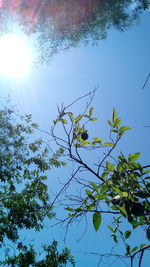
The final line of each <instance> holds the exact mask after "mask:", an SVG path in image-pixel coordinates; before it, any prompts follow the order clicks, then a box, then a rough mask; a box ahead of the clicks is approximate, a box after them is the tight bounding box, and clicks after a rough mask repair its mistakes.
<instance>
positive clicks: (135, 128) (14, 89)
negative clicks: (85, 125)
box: [0, 13, 150, 267]
mask: <svg viewBox="0 0 150 267" xmlns="http://www.w3.org/2000/svg"><path fill="white" fill-rule="evenodd" d="M149 72H150V13H149V14H145V15H143V16H142V19H141V23H140V24H139V25H137V26H134V27H132V28H131V29H130V30H128V31H126V32H124V33H119V32H116V31H111V32H109V33H108V38H107V39H106V40H105V41H101V42H99V43H98V46H96V47H91V46H87V47H84V46H79V47H78V48H74V49H71V50H70V51H67V52H65V53H63V54H60V55H57V56H56V57H55V58H54V59H53V60H52V61H51V63H50V65H48V66H46V65H43V66H38V67H37V68H36V67H35V66H33V68H32V70H31V72H30V74H29V75H28V76H26V77H25V78H24V79H22V80H20V81H18V80H13V79H8V78H7V79H6V78H4V77H0V96H1V97H7V95H10V97H11V98H12V101H13V103H15V104H16V105H17V106H18V109H19V111H20V113H21V114H24V113H27V114H32V115H33V119H34V121H36V122H37V123H39V125H40V127H41V128H42V129H45V130H48V129H50V126H51V123H52V120H53V119H55V117H56V113H57V108H56V104H61V103H62V102H64V103H66V104H69V103H70V102H72V100H74V99H76V98H78V97H79V96H81V95H83V94H85V93H87V92H88V91H90V90H92V88H94V87H95V86H99V89H98V91H97V93H96V97H95V99H94V102H93V105H94V107H95V115H96V117H98V118H99V119H100V120H99V122H98V123H97V124H96V126H95V127H96V128H95V132H96V133H99V132H100V135H101V137H103V136H107V132H106V130H107V127H106V120H107V119H109V118H110V116H111V112H112V109H113V107H115V108H116V110H117V112H118V114H119V116H120V117H121V118H122V120H123V123H124V124H125V125H129V126H131V127H132V131H130V132H128V133H127V134H126V136H125V137H124V138H123V139H122V141H121V143H120V146H119V151H120V150H121V151H123V152H124V153H125V154H128V153H134V152H142V154H141V161H142V162H143V163H144V164H149V158H150V142H149V136H150V128H144V125H150V116H149V115H150V81H149V82H148V83H147V85H146V87H145V89H144V90H142V86H143V84H144V81H145V80H146V78H147V75H148V73H149ZM77 112H78V111H77ZM89 159H90V158H89ZM67 175H69V171H68V170H66V169H63V170H62V169H61V170H52V171H51V173H50V175H49V186H50V191H55V190H56V188H57V182H58V180H57V178H58V177H61V178H63V177H64V179H66V178H67ZM53 186H54V187H55V188H54V189H53ZM58 186H59V185H58ZM59 212H60V213H61V211H59ZM90 220H91V217H89V223H88V229H87V233H86V234H85V235H84V237H83V238H82V239H81V241H80V242H78V243H77V242H76V241H77V240H78V238H80V235H81V234H82V233H83V231H84V228H85V223H84V222H82V223H81V224H79V225H74V226H73V227H72V228H70V230H69V233H68V238H67V240H66V245H67V246H68V247H69V248H70V249H71V250H72V252H73V254H74V256H75V259H76V261H77V264H76V266H77V267H91V266H94V267H95V266H97V263H98V260H99V258H98V257H96V256H90V255H85V254H83V253H74V252H75V251H82V252H85V251H88V252H89V251H90V252H97V253H104V252H110V250H109V248H111V244H110V242H109V241H110V240H109V238H108V239H106V234H107V230H106V228H107V227H106V225H107V224H108V218H107V217H106V218H105V219H104V221H103V224H102V228H101V229H100V230H99V231H98V232H95V231H94V229H93V227H92V223H91V222H92V221H91V222H90ZM23 234H24V233H23ZM32 236H33V238H34V239H35V240H37V241H36V244H37V245H38V244H40V242H43V243H44V242H51V240H53V238H55V239H56V240H58V241H59V242H60V247H63V246H64V245H63V241H62V240H63V229H60V228H59V227H57V228H52V229H47V228H46V229H45V230H44V231H43V232H42V233H40V234H34V233H33V232H32ZM32 236H31V235H30V236H29V233H27V239H28V238H31V239H32ZM135 237H136V240H138V241H140V240H141V238H143V237H142V236H139V232H137V233H136V235H135ZM134 241H135V240H133V241H132V242H134ZM105 262H106V264H105V263H101V265H100V266H102V267H103V266H108V262H109V259H106V261H105ZM112 266H114V267H120V266H124V265H123V263H121V262H115V263H114V264H113V265H112ZM143 266H144V267H149V261H148V257H147V258H146V261H145V263H144V265H143Z"/></svg>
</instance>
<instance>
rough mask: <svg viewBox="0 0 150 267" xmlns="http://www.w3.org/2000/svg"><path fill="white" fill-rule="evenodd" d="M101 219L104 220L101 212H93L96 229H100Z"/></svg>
mask: <svg viewBox="0 0 150 267" xmlns="http://www.w3.org/2000/svg"><path fill="white" fill-rule="evenodd" d="M101 221H102V216H101V214H100V212H95V213H94V214H93V225H94V228H95V230H96V231H97V230H98V229H99V227H100V224H101Z"/></svg>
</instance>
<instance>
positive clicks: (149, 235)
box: [146, 226, 150, 241]
mask: <svg viewBox="0 0 150 267" xmlns="http://www.w3.org/2000/svg"><path fill="white" fill-rule="evenodd" d="M146 236H147V239H148V240H149V241H150V226H149V227H148V228H147V230H146Z"/></svg>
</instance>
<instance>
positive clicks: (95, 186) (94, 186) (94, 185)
mask: <svg viewBox="0 0 150 267" xmlns="http://www.w3.org/2000/svg"><path fill="white" fill-rule="evenodd" d="M91 185H92V187H93V188H94V189H95V191H96V192H98V186H97V185H96V184H95V183H94V182H91Z"/></svg>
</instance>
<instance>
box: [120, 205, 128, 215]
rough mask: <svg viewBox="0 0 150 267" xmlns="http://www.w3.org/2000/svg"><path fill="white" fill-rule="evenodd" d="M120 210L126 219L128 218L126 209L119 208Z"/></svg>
mask: <svg viewBox="0 0 150 267" xmlns="http://www.w3.org/2000/svg"><path fill="white" fill-rule="evenodd" d="M119 210H120V212H121V214H122V215H123V216H124V217H126V215H127V212H126V210H125V208H124V207H119Z"/></svg>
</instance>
